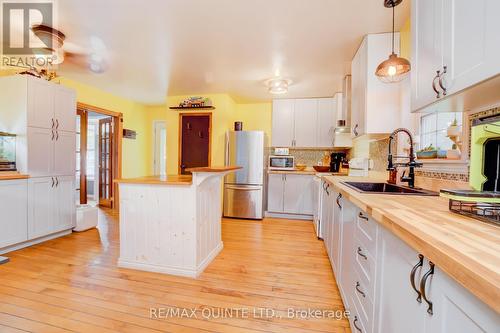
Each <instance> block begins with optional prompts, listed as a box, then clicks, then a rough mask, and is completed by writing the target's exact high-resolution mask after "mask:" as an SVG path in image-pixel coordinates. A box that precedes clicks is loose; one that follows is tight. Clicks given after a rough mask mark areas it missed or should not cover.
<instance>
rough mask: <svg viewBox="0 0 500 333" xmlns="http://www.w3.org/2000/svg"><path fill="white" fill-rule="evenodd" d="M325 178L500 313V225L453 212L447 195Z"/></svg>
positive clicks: (343, 178)
mask: <svg viewBox="0 0 500 333" xmlns="http://www.w3.org/2000/svg"><path fill="white" fill-rule="evenodd" d="M323 179H324V180H326V181H328V182H329V183H331V184H332V185H333V186H334V187H335V188H336V189H337V191H339V192H340V193H342V196H343V197H344V198H346V199H347V200H349V201H351V202H353V203H354V204H355V205H357V206H358V207H359V208H361V209H363V210H364V211H365V212H366V213H367V214H369V215H371V216H372V217H373V219H374V220H375V221H377V222H378V223H379V224H381V225H383V226H384V227H385V228H387V229H388V230H390V231H391V232H392V233H394V234H395V235H396V236H398V237H399V238H400V239H401V240H403V241H404V242H405V243H407V244H408V245H409V246H410V247H412V248H413V249H415V250H416V251H417V252H419V253H421V254H423V255H424V256H425V257H426V258H428V259H429V260H431V261H432V262H434V263H435V264H436V265H437V266H438V267H440V268H441V269H442V270H443V271H445V272H446V273H447V274H448V275H450V276H451V277H452V278H453V279H454V280H456V281H457V282H458V283H460V284H461V285H462V286H463V287H465V288H466V289H467V290H469V291H470V292H471V293H472V294H474V295H475V296H476V297H478V298H479V299H480V300H482V301H483V302H484V303H486V304H488V305H489V306H490V307H491V308H492V309H494V310H495V311H496V312H497V313H500V226H497V225H494V224H490V223H486V222H482V221H479V220H476V219H473V218H468V217H465V216H462V215H459V214H455V213H452V212H450V211H449V209H448V200H447V199H445V198H441V197H435V196H403V195H390V194H385V195H380V194H369V193H368V194H366V193H359V192H357V191H356V190H353V189H351V188H349V187H347V186H345V185H343V184H341V182H342V181H354V182H355V181H357V182H364V181H374V179H367V178H361V177H332V176H325V177H323Z"/></svg>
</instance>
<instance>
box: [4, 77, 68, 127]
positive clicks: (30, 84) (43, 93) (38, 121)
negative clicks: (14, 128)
mask: <svg viewBox="0 0 500 333" xmlns="http://www.w3.org/2000/svg"><path fill="white" fill-rule="evenodd" d="M17 79H18V78H15V80H17ZM20 79H21V80H23V81H24V82H23V83H24V84H25V85H26V86H25V87H26V91H25V92H24V94H23V95H22V96H21V98H22V99H27V102H28V104H27V118H28V119H27V120H28V124H27V125H28V126H31V127H40V128H53V126H54V125H55V116H54V102H55V89H54V86H55V85H54V83H50V82H48V81H46V80H43V79H37V78H31V77H30V78H28V77H27V76H25V77H20ZM8 81H11V79H10V77H8V78H6V82H5V83H6V84H9V83H10V82H8ZM75 112H76V110H75Z"/></svg>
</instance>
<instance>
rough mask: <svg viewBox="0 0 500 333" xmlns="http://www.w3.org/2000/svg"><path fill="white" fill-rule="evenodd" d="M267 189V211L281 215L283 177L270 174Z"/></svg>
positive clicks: (283, 187)
mask: <svg viewBox="0 0 500 333" xmlns="http://www.w3.org/2000/svg"><path fill="white" fill-rule="evenodd" d="M267 188H268V190H267V210H268V211H269V212H274V213H283V200H284V198H283V192H284V189H285V180H284V175H283V174H274V173H270V174H269V178H268V184H267Z"/></svg>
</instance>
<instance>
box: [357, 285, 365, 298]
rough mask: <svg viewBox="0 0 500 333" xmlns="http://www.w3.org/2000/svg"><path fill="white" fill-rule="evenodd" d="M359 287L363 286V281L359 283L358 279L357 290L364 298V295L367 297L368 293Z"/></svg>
mask: <svg viewBox="0 0 500 333" xmlns="http://www.w3.org/2000/svg"><path fill="white" fill-rule="evenodd" d="M359 287H361V283H359V281H356V287H355V288H356V291H357V292H358V293H359V294H360V295H361V296H363V298H364V297H366V294H365V293H364V292H363V291H362V290H361V289H359Z"/></svg>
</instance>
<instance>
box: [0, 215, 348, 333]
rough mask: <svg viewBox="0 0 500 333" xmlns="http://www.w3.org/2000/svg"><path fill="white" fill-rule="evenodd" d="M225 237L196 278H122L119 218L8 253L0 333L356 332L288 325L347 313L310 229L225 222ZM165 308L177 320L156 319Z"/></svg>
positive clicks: (325, 323) (340, 323)
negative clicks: (310, 313) (309, 313)
mask: <svg viewBox="0 0 500 333" xmlns="http://www.w3.org/2000/svg"><path fill="white" fill-rule="evenodd" d="M222 233H223V235H222V239H223V241H224V249H223V251H222V252H221V253H220V254H219V256H218V257H217V258H216V259H215V260H214V262H212V263H211V264H210V266H209V267H208V268H207V269H206V270H205V272H204V273H203V274H202V275H201V276H200V277H199V278H198V279H190V278H182V277H176V276H171V275H162V274H156V273H148V272H140V271H134V270H127V269H120V268H118V267H117V266H116V262H117V259H118V254H119V244H118V242H119V231H118V217H117V216H116V215H114V214H113V213H112V212H111V211H101V212H100V224H99V229H98V230H96V229H95V230H90V231H87V232H83V233H73V234H72V235H69V236H67V237H63V238H60V239H56V240H52V241H49V242H46V243H43V244H40V245H36V246H32V247H30V248H26V249H23V250H19V251H15V252H11V253H9V254H7V256H8V257H10V259H11V262H10V263H8V264H5V265H2V266H0V332H2V333H3V332H92V333H94V332H231V333H232V332H292V333H293V332H350V329H349V324H348V321H347V319H346V318H344V317H342V319H340V320H338V319H334V318H328V315H334V313H332V312H324V313H322V316H320V317H321V318H312V317H306V318H291V317H290V316H289V312H288V309H302V310H307V309H322V310H332V311H338V313H335V315H339V314H340V312H341V311H342V310H343V305H342V301H341V299H340V296H339V292H338V289H337V286H336V283H335V280H334V277H333V274H332V271H331V268H330V263H329V261H328V257H327V254H326V252H325V249H324V246H323V243H322V242H321V241H318V240H317V239H316V237H315V235H314V231H313V226H312V224H311V223H310V222H301V221H290V220H278V219H266V220H264V221H263V222H254V221H246V220H231V219H225V220H223V224H222ZM254 308H255V309H256V310H255V311H254ZM168 309H179V311H180V312H179V315H178V316H173V317H168V318H167V317H166V316H159V314H160V315H161V314H163V315H165V312H166V311H168ZM182 309H195V310H196V316H190V315H191V311H190V310H186V311H185V312H182ZM221 309H222V310H221ZM224 309H225V310H224ZM227 309H230V310H227ZM265 309H267V310H268V314H269V315H271V314H273V315H272V316H268V317H266V316H265ZM246 311H248V312H246ZM261 311H262V312H261ZM261 313H262V315H261ZM152 314H153V318H151V315H152ZM155 314H156V317H155ZM157 317H158V318H157ZM208 317H210V318H208Z"/></svg>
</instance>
